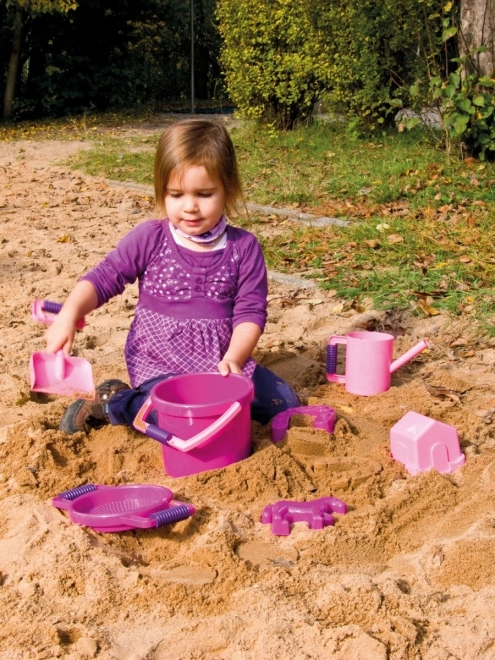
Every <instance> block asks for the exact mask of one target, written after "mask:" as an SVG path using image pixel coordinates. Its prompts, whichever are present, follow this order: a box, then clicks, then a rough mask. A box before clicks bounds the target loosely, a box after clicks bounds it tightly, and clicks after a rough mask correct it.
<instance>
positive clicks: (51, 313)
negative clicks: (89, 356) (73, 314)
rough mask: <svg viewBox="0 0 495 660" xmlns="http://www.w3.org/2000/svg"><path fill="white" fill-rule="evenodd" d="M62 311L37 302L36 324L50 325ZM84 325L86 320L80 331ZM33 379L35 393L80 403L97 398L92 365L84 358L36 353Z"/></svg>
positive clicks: (32, 361)
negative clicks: (74, 399)
mask: <svg viewBox="0 0 495 660" xmlns="http://www.w3.org/2000/svg"><path fill="white" fill-rule="evenodd" d="M61 309H62V304H61V303H57V302H52V301H50V300H35V301H34V302H33V305H32V308H31V312H32V315H33V319H34V320H35V321H38V322H39V323H47V324H50V323H53V320H54V319H55V317H56V315H57V314H58V313H59V311H60V310H61ZM84 324H85V320H84V317H83V318H82V319H79V321H78V322H77V324H76V327H77V328H83V327H84ZM29 376H30V380H31V390H32V391H33V392H45V393H46V394H60V395H62V396H72V397H75V398H77V399H93V398H94V396H95V385H94V380H93V367H92V366H91V363H90V362H88V361H87V360H85V359H84V358H76V357H72V356H69V355H65V353H64V352H63V351H58V352H57V353H47V352H41V351H39V352H37V353H33V354H32V355H31V357H30V359H29Z"/></svg>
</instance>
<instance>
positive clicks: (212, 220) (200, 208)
mask: <svg viewBox="0 0 495 660" xmlns="http://www.w3.org/2000/svg"><path fill="white" fill-rule="evenodd" d="M224 208H225V191H224V189H223V186H222V184H221V183H220V181H219V180H218V179H216V178H212V177H211V176H210V175H209V174H208V172H207V170H206V168H205V167H204V166H203V165H191V167H188V168H187V169H185V170H184V171H183V172H182V173H180V174H178V173H172V174H171V176H170V179H169V182H168V184H167V188H166V190H165V210H166V212H167V217H168V219H169V220H170V222H171V223H172V224H173V225H174V226H175V227H177V228H178V229H181V230H182V231H183V232H184V233H186V234H189V236H198V235H199V234H203V233H204V232H205V231H209V230H210V229H212V228H213V227H214V226H215V225H216V224H217V222H218V221H219V220H220V217H221V216H222V213H223V212H224Z"/></svg>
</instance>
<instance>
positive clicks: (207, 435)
mask: <svg viewBox="0 0 495 660" xmlns="http://www.w3.org/2000/svg"><path fill="white" fill-rule="evenodd" d="M241 410H242V406H241V404H240V403H239V402H238V401H235V402H234V403H233V404H232V405H231V406H230V408H229V409H228V410H226V411H225V412H224V413H223V415H221V416H220V417H219V418H218V419H217V420H216V421H214V422H213V424H210V426H208V428H206V429H205V430H204V431H201V432H200V433H197V434H196V435H195V436H193V437H192V438H189V440H181V439H180V438H176V437H175V436H174V435H173V436H172V438H171V439H170V440H169V441H168V443H167V444H168V445H170V447H174V449H178V450H179V451H183V452H186V451H190V450H191V449H195V448H196V447H199V446H200V445H202V444H203V443H204V442H206V441H207V440H210V439H211V437H212V436H213V435H215V434H217V433H219V432H220V431H222V430H223V429H224V427H225V426H227V424H228V423H229V422H230V421H231V420H232V419H234V417H235V416H236V415H238V414H239V413H240V412H241Z"/></svg>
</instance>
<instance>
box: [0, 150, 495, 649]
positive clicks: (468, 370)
mask: <svg viewBox="0 0 495 660" xmlns="http://www.w3.org/2000/svg"><path fill="white" fill-rule="evenodd" d="M84 147H85V144H83V143H76V142H71V143H61V142H60V143H57V142H22V143H21V142H18V143H3V144H1V145H0V278H1V286H0V298H1V307H0V318H1V321H0V323H1V334H0V365H1V366H0V395H1V396H0V420H1V421H0V572H1V582H0V584H1V586H0V599H1V610H0V611H1V626H0V658H1V660H28V659H29V660H31V659H37V660H41V659H44V658H47V659H48V658H66V659H67V660H69V659H70V660H76V659H77V660H78V659H80V658H98V659H99V660H111V659H118V660H145V659H146V660H193V659H194V660H200V659H201V660H213V659H214V660H289V659H291V660H294V659H296V660H303V659H304V660H307V659H308V660H309V659H314V660H320V659H327V658H336V659H338V660H392V659H393V660H403V659H412V658H415V659H416V658H418V659H419V658H421V659H424V660H447V659H453V658H456V659H459V660H466V659H471V660H475V659H489V658H495V512H494V505H493V502H494V491H495V441H494V427H493V422H492V420H494V419H495V375H494V363H495V348H494V347H493V345H490V342H488V341H481V340H480V339H477V338H476V334H475V331H476V325H475V323H474V321H473V319H469V318H466V319H462V320H452V319H449V318H447V317H446V316H443V315H438V316H435V317H431V318H420V317H414V316H413V315H411V314H408V313H393V314H389V315H385V314H383V313H377V312H375V311H373V310H369V311H366V312H364V313H357V312H356V311H354V310H352V309H346V306H345V305H343V304H341V303H342V301H338V300H336V298H332V297H329V296H328V295H325V293H322V292H320V291H318V290H317V289H316V290H307V289H303V288H298V287H297V286H295V285H294V286H287V285H284V286H282V285H280V284H277V283H276V282H274V281H272V282H271V290H270V306H269V323H268V326H267V329H266V332H265V334H264V335H263V337H262V339H261V341H260V344H259V348H258V350H257V353H256V357H257V358H258V359H259V361H260V362H261V363H262V364H265V365H267V366H269V367H270V368H272V369H273V370H274V371H276V372H277V373H279V374H280V375H281V376H283V377H284V378H286V379H287V380H288V381H289V382H290V383H291V384H292V385H293V386H294V387H295V388H296V389H297V391H298V392H299V393H300V394H301V396H302V397H303V400H304V403H306V404H308V405H317V404H318V405H327V406H330V407H332V408H333V409H334V410H335V411H336V413H337V418H338V419H337V424H336V427H335V433H334V434H331V435H330V434H328V433H327V432H326V431H324V430H320V429H317V428H314V427H313V417H311V416H307V415H298V416H295V417H293V418H292V420H291V422H290V428H289V430H288V433H287V435H286V437H285V439H284V440H282V441H280V442H278V443H276V444H274V443H272V441H271V433H270V426H269V425H268V426H266V427H261V426H259V425H257V424H255V423H253V425H252V437H253V446H254V453H253V454H252V455H251V456H250V457H249V458H247V459H246V460H244V461H241V462H239V463H237V464H235V465H231V466H229V467H227V468H224V469H222V470H217V471H212V472H205V473H201V474H196V475H193V476H188V477H183V478H176V479H174V478H172V477H170V476H168V475H167V474H166V473H165V471H164V463H163V459H162V452H161V446H160V444H159V443H158V442H155V441H153V440H151V439H149V438H147V437H146V436H144V435H141V434H139V433H137V432H134V431H131V430H130V429H127V428H124V427H104V428H102V429H99V430H95V431H92V432H91V434H90V435H89V436H85V435H82V434H79V435H76V436H72V437H70V438H69V437H67V436H65V435H64V434H63V433H61V432H60V431H58V423H59V420H60V417H61V415H62V413H63V411H64V409H65V407H66V406H67V405H68V404H69V403H70V402H71V399H70V398H68V397H63V396H56V395H47V394H34V393H31V394H30V391H29V378H28V360H29V356H30V354H31V353H32V352H34V351H39V350H42V349H43V347H44V342H43V333H44V329H45V328H44V326H43V325H41V324H36V323H35V322H34V321H33V320H32V319H31V315H30V306H31V302H32V301H33V300H34V299H49V300H58V301H60V300H63V299H64V296H65V294H66V293H67V292H68V291H69V290H70V288H71V286H72V285H73V283H74V281H75V280H76V279H77V277H78V276H80V275H81V274H82V273H83V272H84V271H86V270H87V269H88V268H90V267H91V266H93V265H94V264H95V263H96V262H97V261H98V260H99V259H100V258H101V257H102V256H103V255H104V254H105V253H106V252H107V251H108V250H109V249H110V248H112V247H113V246H114V245H115V243H116V242H117V240H118V239H119V238H120V237H121V236H122V235H124V234H125V233H126V232H127V231H128V230H129V229H131V228H132V227H133V226H135V225H136V224H137V223H139V222H141V221H143V220H145V219H147V218H149V217H152V213H153V200H152V199H150V198H149V197H148V196H147V195H146V194H144V193H143V192H142V191H137V190H132V189H126V188H125V187H115V186H111V185H108V183H107V182H105V181H103V180H101V179H92V178H90V177H86V176H83V175H81V174H80V173H78V172H75V171H71V170H70V169H69V168H68V167H67V166H65V165H61V163H63V162H64V161H65V160H66V159H67V158H68V157H69V156H70V155H71V154H75V153H76V152H77V150H79V149H81V148H84ZM135 303H136V288H135V287H130V288H129V289H128V290H127V291H126V292H125V294H124V295H123V296H121V297H120V298H117V299H114V300H113V301H112V302H111V303H109V304H108V305H107V306H105V307H104V308H102V309H100V310H97V311H96V312H95V313H93V314H92V315H91V317H90V318H89V319H88V324H87V326H86V328H85V329H84V330H83V331H82V332H80V333H79V334H78V336H77V339H76V344H75V349H76V352H77V354H78V355H79V356H81V357H84V358H86V359H87V360H89V361H90V362H91V363H92V364H93V369H94V375H95V380H96V382H99V381H101V380H103V379H105V378H109V377H118V378H122V379H126V371H125V365H124V361H123V355H122V352H123V345H124V341H125V337H126V333H127V330H128V327H129V324H130V321H131V319H132V315H133V307H134V305H135ZM355 329H368V330H382V331H387V332H391V333H392V334H394V335H395V336H396V340H395V347H394V353H395V356H399V355H401V354H402V353H403V352H405V351H406V350H408V349H409V348H411V347H412V346H413V345H415V344H416V343H417V342H418V341H419V340H420V339H421V338H423V337H425V338H427V339H428V341H429V342H430V348H429V350H428V351H425V352H423V353H422V354H421V355H420V356H418V357H416V358H415V359H414V360H412V361H411V362H408V363H407V364H406V365H405V366H403V367H402V368H400V369H399V370H397V371H396V372H395V373H394V375H393V378H392V386H391V388H390V389H389V390H388V391H387V392H384V393H382V394H379V395H376V396H373V397H361V396H356V395H353V394H349V393H348V392H346V390H345V388H344V386H343V385H338V384H333V383H329V382H328V381H327V379H326V376H325V369H324V356H325V346H326V343H327V341H328V338H329V337H330V336H331V335H332V334H340V335H345V334H346V333H347V332H349V331H351V330H355ZM408 411H414V412H417V413H419V414H421V415H425V416H428V417H431V418H432V419H435V420H438V421H442V422H444V423H445V424H448V425H450V426H453V427H455V428H456V429H457V431H458V434H459V438H460V445H461V451H462V453H464V454H465V456H466V464H465V465H464V467H461V468H459V469H457V470H456V471H454V472H453V473H452V474H440V473H439V472H437V471H436V470H430V471H427V472H422V473H419V474H417V475H415V476H413V475H411V474H409V472H408V471H407V470H406V469H405V467H404V465H403V464H402V463H399V462H397V461H394V460H393V459H392V457H391V454H390V429H391V428H392V427H393V426H394V425H395V424H396V423H397V422H399V420H401V419H402V417H403V416H404V415H405V414H406V413H407V412H408ZM88 483H92V484H105V485H118V484H126V483H130V484H156V485H160V486H164V487H166V488H169V489H170V490H171V491H172V492H173V494H174V496H175V498H176V499H177V500H180V501H183V502H188V503H191V504H193V505H194V506H195V507H196V514H195V515H194V516H193V517H191V518H189V519H188V520H184V521H181V522H178V523H176V524H173V525H169V526H164V527H161V528H159V529H155V530H146V529H144V530H135V531H125V532H121V533H113V534H112V533H99V532H96V531H94V529H92V528H91V527H82V526H79V525H76V524H73V523H72V522H71V521H70V520H69V518H68V515H67V512H65V511H62V510H59V509H57V508H55V507H53V506H52V503H51V501H52V498H53V497H54V496H56V495H57V494H58V493H61V492H62V491H65V490H68V489H72V488H74V487H76V486H79V485H81V484H88ZM330 495H331V496H334V497H337V498H339V499H341V500H343V501H344V502H345V503H346V505H347V508H348V511H347V513H346V514H345V515H341V514H336V515H335V516H334V518H335V525H334V526H327V527H325V528H324V529H322V530H312V529H310V528H309V527H308V525H307V524H306V523H304V522H298V523H295V524H293V525H292V529H291V533H290V535H288V536H276V535H274V534H272V532H271V527H270V524H263V523H262V522H261V514H262V511H263V509H264V508H265V507H266V506H267V505H269V504H273V503H276V502H278V501H279V500H300V501H311V500H314V499H317V498H321V497H326V496H330Z"/></svg>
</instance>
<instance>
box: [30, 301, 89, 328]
mask: <svg viewBox="0 0 495 660" xmlns="http://www.w3.org/2000/svg"><path fill="white" fill-rule="evenodd" d="M61 309H62V303H58V302H54V301H52V300H34V301H33V304H32V306H31V314H32V317H33V319H34V320H35V321H38V322H39V323H48V324H50V323H53V320H54V316H56V315H57V314H58V313H59V312H60V310H61ZM85 325H86V319H85V318H84V316H83V318H82V319H79V320H78V321H77V323H76V328H79V330H82V328H84V326H85Z"/></svg>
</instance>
